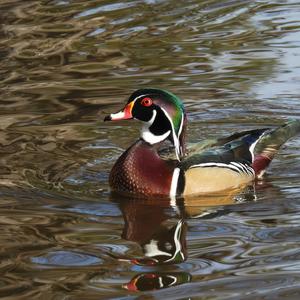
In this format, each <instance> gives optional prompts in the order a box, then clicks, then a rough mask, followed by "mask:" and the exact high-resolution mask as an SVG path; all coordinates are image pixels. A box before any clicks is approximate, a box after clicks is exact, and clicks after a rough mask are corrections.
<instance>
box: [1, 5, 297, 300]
mask: <svg viewBox="0 0 300 300" xmlns="http://www.w3.org/2000/svg"><path fill="white" fill-rule="evenodd" d="M0 16H1V23H2V27H1V28H0V57H1V61H0V88H1V100H0V128H1V131H0V153H1V154H0V157H1V168H0V213H1V215H0V224H1V233H0V244H1V250H0V251H1V252H0V253H1V260H0V271H1V274H2V276H1V278H0V296H1V297H6V298H7V299H12V298H13V299H28V298H29V297H30V298H31V299H111V298H122V299H123V298H124V299H134V298H138V297H148V298H149V299H150V298H151V299H152V298H163V299H189V298H190V299H191V298H193V299H231V300H232V299H299V296H300V238H299V236H300V217H299V216H300V214H299V212H300V197H299V191H300V189H299V174H300V139H299V138H298V139H294V140H292V141H290V142H289V143H288V144H287V145H286V146H285V147H284V148H283V149H282V150H281V152H280V154H279V155H278V156H277V158H276V159H275V160H274V162H273V164H272V167H271V168H270V169H269V172H268V175H267V176H266V178H265V180H264V181H262V182H260V183H258V184H257V185H256V186H255V187H254V189H251V190H249V191H247V192H246V193H245V194H242V195H238V196H236V197H230V196H227V197H219V198H209V197H206V198H199V199H195V200H194V201H192V202H191V201H190V202H187V203H178V204H177V205H175V206H170V205H169V203H159V205H158V203H157V202H156V201H155V199H153V201H146V202H145V201H135V200H130V199H122V198H119V197H116V196H113V195H110V192H109V188H108V183H107V179H108V174H109V170H110V168H111V167H112V165H113V163H114V161H115V160H116V159H117V157H118V156H119V155H120V154H121V153H122V152H123V151H124V149H126V148H127V147H128V146H129V145H130V144H131V143H132V142H133V141H134V140H135V139H136V138H137V136H138V130H139V124H137V123H136V122H128V123H118V124H117V123H113V124H106V123H105V124H104V123H103V122H102V119H103V116H104V114H105V113H106V112H111V111H115V110H116V109H118V108H120V106H121V103H122V102H124V100H125V99H126V98H127V97H128V95H129V94H130V93H131V92H132V91H133V90H135V89H138V88H141V87H145V86H151V87H160V88H164V89H168V90H170V91H172V92H174V93H175V94H178V95H179V96H180V97H181V98H182V99H184V103H185V105H186V107H187V111H188V117H189V132H188V134H189V140H190V141H199V140H201V139H203V138H208V137H216V136H220V135H224V134H226V133H232V132H234V131H236V130H242V129H246V128H247V129H250V128H255V127H260V126H273V125H278V124H281V123H283V122H284V121H286V120H288V119H293V118H294V119H295V118H299V116H300V109H299V107H300V106H299V95H300V85H299V80H300V21H299V20H300V4H299V1H292V0H290V1H288V0H287V1H279V0H278V1H276V0H273V1H267V0H265V1H264V0H260V1H245V0H244V1H235V0H231V1H216V0H206V1H196V0H190V1H173V0H135V1H133V0H132V1H123V2H119V1H103V0H101V1H100V0H92V1H83V0H77V1H71V0H69V1H68V0H65V1H64V0H62V1H59V0H57V1H54V0H53V1H42V0H41V1H21V0H19V1H18V0H0ZM151 247H152V248H151ZM153 247H156V248H158V247H163V249H164V250H163V251H162V253H160V255H158V256H155V257H153V256H152V257H151V255H150V254H151V251H150V250H149V249H153Z"/></svg>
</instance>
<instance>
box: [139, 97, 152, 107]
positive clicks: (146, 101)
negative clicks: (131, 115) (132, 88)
mask: <svg viewBox="0 0 300 300" xmlns="http://www.w3.org/2000/svg"><path fill="white" fill-rule="evenodd" d="M152 103H153V101H152V99H151V98H149V97H146V98H144V99H143V100H142V101H141V104H142V105H143V106H150V105H152Z"/></svg>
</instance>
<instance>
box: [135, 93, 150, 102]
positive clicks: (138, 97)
mask: <svg viewBox="0 0 300 300" xmlns="http://www.w3.org/2000/svg"><path fill="white" fill-rule="evenodd" d="M146 96H148V94H145V95H139V96H137V97H136V98H134V100H133V101H136V100H138V99H140V98H143V97H146Z"/></svg>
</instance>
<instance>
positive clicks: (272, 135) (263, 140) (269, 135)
mask: <svg viewBox="0 0 300 300" xmlns="http://www.w3.org/2000/svg"><path fill="white" fill-rule="evenodd" d="M299 133H300V120H293V121H289V122H288V123H286V124H284V125H282V126H280V127H277V128H275V129H271V130H268V131H265V132H264V134H263V135H262V136H261V137H260V138H259V139H258V141H257V143H256V145H255V147H254V159H253V163H252V167H253V169H254V171H255V174H256V176H257V177H258V178H260V177H262V175H263V174H264V172H265V170H266V168H267V167H268V166H269V164H270V162H271V161H272V159H273V158H274V156H275V154H276V153H277V152H278V150H279V149H280V147H281V146H282V145H283V144H284V143H285V142H286V141H287V140H288V139H290V138H292V137H293V136H295V135H297V134H299Z"/></svg>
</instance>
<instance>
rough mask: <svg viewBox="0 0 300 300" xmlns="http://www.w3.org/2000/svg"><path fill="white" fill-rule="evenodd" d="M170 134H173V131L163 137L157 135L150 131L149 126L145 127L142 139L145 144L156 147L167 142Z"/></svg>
mask: <svg viewBox="0 0 300 300" xmlns="http://www.w3.org/2000/svg"><path fill="white" fill-rule="evenodd" d="M170 133H171V130H168V131H167V132H165V133H164V134H162V135H155V134H153V133H152V132H151V131H150V130H149V127H148V126H144V127H143V128H142V133H141V137H142V139H143V140H144V141H145V142H147V143H149V144H151V145H154V144H158V143H160V142H162V141H164V140H166V139H167V138H168V136H169V135H170Z"/></svg>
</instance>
